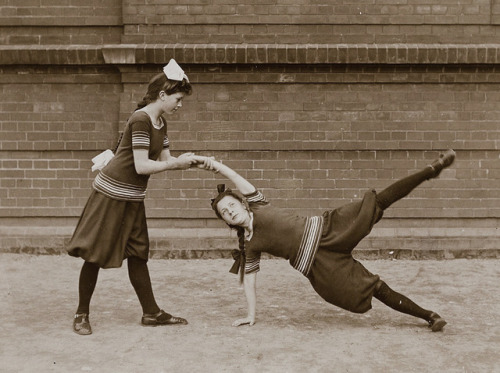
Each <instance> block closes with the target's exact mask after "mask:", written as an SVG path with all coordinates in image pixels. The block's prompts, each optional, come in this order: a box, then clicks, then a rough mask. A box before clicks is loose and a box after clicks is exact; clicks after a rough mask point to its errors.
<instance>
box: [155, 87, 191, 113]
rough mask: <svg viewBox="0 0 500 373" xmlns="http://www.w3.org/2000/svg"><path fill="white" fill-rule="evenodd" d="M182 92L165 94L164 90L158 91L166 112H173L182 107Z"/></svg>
mask: <svg viewBox="0 0 500 373" xmlns="http://www.w3.org/2000/svg"><path fill="white" fill-rule="evenodd" d="M184 95H185V94H184V93H183V92H177V93H174V94H171V95H167V94H166V93H165V92H164V91H161V92H160V100H161V101H162V109H163V112H164V113H166V114H173V113H175V112H176V111H177V110H178V109H180V108H181V107H182V99H183V98H184Z"/></svg>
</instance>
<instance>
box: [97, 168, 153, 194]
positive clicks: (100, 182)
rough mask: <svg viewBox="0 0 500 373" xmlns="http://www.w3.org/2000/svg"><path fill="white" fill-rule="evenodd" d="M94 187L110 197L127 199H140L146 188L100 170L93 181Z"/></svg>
mask: <svg viewBox="0 0 500 373" xmlns="http://www.w3.org/2000/svg"><path fill="white" fill-rule="evenodd" d="M93 186H94V189H95V190H97V191H99V192H101V193H103V194H105V195H107V196H108V197H111V198H116V199H124V200H127V201H142V200H143V199H144V198H145V197H146V188H145V187H144V188H143V187H140V186H137V185H132V184H127V183H123V182H120V181H117V180H114V179H112V178H110V177H109V176H106V175H104V174H103V173H102V172H100V173H99V174H98V175H97V176H96V178H95V179H94V183H93Z"/></svg>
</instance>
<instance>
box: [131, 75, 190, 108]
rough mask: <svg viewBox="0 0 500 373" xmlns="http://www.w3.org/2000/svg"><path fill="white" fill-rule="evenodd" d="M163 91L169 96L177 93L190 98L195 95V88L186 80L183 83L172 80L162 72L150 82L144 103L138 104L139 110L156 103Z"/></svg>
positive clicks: (143, 99)
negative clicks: (192, 94)
mask: <svg viewBox="0 0 500 373" xmlns="http://www.w3.org/2000/svg"><path fill="white" fill-rule="evenodd" d="M161 91H164V92H165V93H166V94H167V95H169V96H170V95H173V94H174V93H177V92H182V93H184V94H186V95H188V96H189V95H190V94H191V93H193V87H192V86H191V83H189V81H188V80H187V79H186V78H184V79H182V80H181V81H177V80H171V79H168V78H167V76H166V75H165V73H163V72H161V73H159V74H156V75H155V76H154V77H153V78H152V79H151V80H150V81H149V85H148V91H147V92H146V95H145V96H144V97H143V98H142V101H141V102H139V103H138V104H137V109H142V108H143V107H145V106H146V105H149V104H150V103H152V102H154V101H156V100H157V99H158V96H159V94H160V92H161Z"/></svg>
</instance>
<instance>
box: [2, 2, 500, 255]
mask: <svg viewBox="0 0 500 373" xmlns="http://www.w3.org/2000/svg"><path fill="white" fill-rule="evenodd" d="M499 1H500V0H492V1H479V0H471V1H469V2H468V3H466V4H465V3H464V2H459V1H447V2H439V5H436V4H434V5H432V4H429V2H420V1H415V2H414V3H415V4H408V3H407V2H405V4H399V3H398V2H396V3H395V2H388V1H375V2H374V3H373V4H371V5H368V4H358V3H359V2H354V1H336V2H334V4H332V2H324V3H323V4H319V2H318V1H314V2H312V1H305V0H304V1H301V2H300V4H296V3H297V2H295V3H294V4H290V3H289V2H284V1H277V2H273V3H271V2H267V3H265V4H263V3H261V4H259V5H255V4H253V3H254V2H250V1H247V2H246V3H242V2H241V1H240V2H238V3H235V2H232V1H228V0H225V1H222V0H221V1H219V0H209V1H204V2H196V4H194V3H193V2H191V1H185V2H183V1H176V2H169V1H157V2H152V1H144V0H123V1H119V0H108V1H99V2H95V3H94V2H87V3H85V5H82V6H68V3H67V2H66V1H60V2H58V1H51V2H50V3H49V2H47V4H42V7H40V6H39V1H37V2H30V1H27V0H26V1H21V2H17V1H16V2H13V1H8V0H0V134H1V137H0V172H1V177H0V231H1V232H0V237H1V238H0V250H4V251H5V250H7V251H25V252H51V253H52V252H60V251H61V250H62V248H63V246H64V241H65V240H67V238H68V237H69V235H70V234H71V231H72V229H73V228H74V225H75V224H76V220H77V218H78V216H79V214H80V213H81V210H82V208H83V206H84V204H85V202H86V199H87V197H88V195H89V193H90V185H91V182H92V179H93V177H94V176H95V174H92V173H91V171H90V166H91V161H90V159H91V158H92V157H93V156H94V155H96V154H98V153H99V152H100V151H102V150H104V149H106V148H109V147H113V146H114V144H115V142H116V139H117V137H118V133H119V131H120V129H121V128H122V126H123V125H124V123H125V121H126V119H127V117H128V115H130V113H131V111H132V110H133V109H134V108H135V105H136V103H137V101H139V100H140V99H141V98H142V96H143V94H144V92H145V89H146V86H147V82H148V80H149V78H150V77H151V76H152V75H153V74H155V73H157V72H158V71H160V70H161V67H162V66H163V65H164V64H165V63H166V62H167V61H168V59H169V58H171V57H175V58H176V59H177V60H178V62H179V63H181V65H182V66H183V68H184V69H185V70H186V72H187V74H188V75H189V77H190V79H191V81H192V83H193V85H194V93H193V95H192V96H190V97H188V98H187V99H186V100H185V102H184V107H183V109H182V110H181V111H180V112H178V113H176V114H175V115H174V116H172V117H170V118H169V124H168V126H169V127H168V128H169V136H170V138H171V141H172V152H173V153H174V154H179V153H181V152H185V151H195V152H197V153H201V154H205V155H213V156H215V157H216V158H217V159H222V160H223V161H224V162H225V163H227V164H229V165H230V166H232V167H234V168H235V169H236V170H238V171H239V172H241V173H242V174H243V175H244V176H246V177H248V178H249V179H251V180H253V181H254V182H255V184H256V186H258V187H259V188H261V189H262V190H263V192H264V193H265V194H266V196H267V197H268V198H269V199H270V200H271V201H272V202H273V203H274V204H275V205H277V206H282V207H286V208H293V209H294V210H297V212H299V213H303V214H308V215H309V214H317V213H320V212H321V211H323V210H324V209H328V208H333V207H336V206H339V205H341V204H343V203H346V202H349V201H352V200H355V199H357V198H359V197H360V196H361V195H362V193H363V192H364V191H365V190H367V189H369V188H375V189H377V190H380V189H382V188H384V187H385V186H387V185H388V184H390V183H391V182H392V181H393V180H394V179H396V178H400V177H403V176H405V175H407V174H408V173H409V172H411V171H414V170H416V169H418V168H420V167H423V166H425V165H426V164H428V163H429V162H430V161H432V159H434V158H435V157H436V155H437V154H438V151H439V150H441V149H446V148H449V147H453V148H454V149H456V150H457V154H458V159H457V162H456V165H455V166H454V167H453V168H451V169H449V170H446V171H445V172H443V174H442V176H441V177H440V178H439V179H438V180H433V181H431V182H428V183H425V184H424V185H423V186H422V187H420V188H419V189H417V190H416V191H415V192H414V193H412V194H411V196H410V197H409V198H407V199H405V200H402V201H400V202H398V203H397V204H396V205H394V206H393V207H391V209H390V210H388V211H387V213H386V215H385V216H386V219H384V220H383V221H382V222H381V223H380V225H378V226H377V229H376V230H375V231H374V232H373V233H372V235H371V236H370V239H368V240H366V241H364V242H363V243H362V245H361V248H362V249H363V250H364V252H365V253H368V252H370V250H374V251H375V252H376V253H379V254H380V253H381V252H384V253H387V252H389V251H394V250H399V249H403V250H407V251H408V252H410V253H411V254H410V255H411V256H414V257H421V256H422V255H424V254H425V253H426V252H427V251H434V252H438V251H439V252H441V255H442V256H444V257H447V256H448V257H457V256H458V257H460V256H467V255H476V256H477V255H478V254H477V253H478V252H482V251H486V252H488V254H486V255H492V254H491V253H493V255H497V254H495V253H497V252H498V248H497V245H496V242H497V239H498V227H499V225H500V224H499V219H498V218H499V216H500V198H499V197H498V195H497V194H498V193H497V190H498V185H500V184H499V183H500V181H499V179H500V166H498V159H499V158H500V149H499V139H500V120H499V119H500V106H499V101H500V93H499V92H500V67H499V66H500V45H499V44H498V40H500V39H499V36H500V35H499V34H500V31H499V30H500V25H499V21H500V17H499V16H500V2H499ZM14 4H15V5H14ZM221 180H222V179H221V178H220V177H219V176H216V175H212V174H210V173H207V172H204V171H199V170H187V171H169V172H166V173H163V174H159V175H154V176H153V177H152V178H151V181H150V187H149V189H148V198H147V200H146V205H147V213H148V216H149V221H150V227H151V232H150V234H151V237H152V245H153V246H152V247H153V256H156V257H171V256H176V255H177V256H189V255H192V254H189V252H190V251H189V250H190V249H193V246H196V248H198V249H201V250H200V252H203V250H207V251H210V252H212V253H213V252H217V254H216V255H225V254H221V253H220V252H219V250H222V251H224V250H226V251H227V249H229V248H231V247H233V245H234V234H232V233H231V232H229V231H228V230H227V229H226V228H224V226H223V225H222V224H221V223H220V222H219V221H217V220H215V219H214V217H213V213H212V211H211V210H210V208H209V206H208V201H209V198H211V197H212V196H213V194H214V190H215V186H216V184H217V183H219V182H221ZM423 238H425V239H423ZM384 250H385V251H384ZM176 253H177V254H176ZM450 253H452V254H450ZM195 255H197V254H195ZM200 255H202V254H200ZM203 255H205V254H203ZM212 255H214V254H212Z"/></svg>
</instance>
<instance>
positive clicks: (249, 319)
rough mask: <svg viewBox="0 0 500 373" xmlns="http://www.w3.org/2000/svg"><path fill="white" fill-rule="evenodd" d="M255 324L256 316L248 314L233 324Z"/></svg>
mask: <svg viewBox="0 0 500 373" xmlns="http://www.w3.org/2000/svg"><path fill="white" fill-rule="evenodd" d="M253 324H255V318H253V317H248V316H247V317H245V318H244V319H238V320H236V321H234V322H233V324H232V325H233V326H241V325H250V326H252V325H253Z"/></svg>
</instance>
